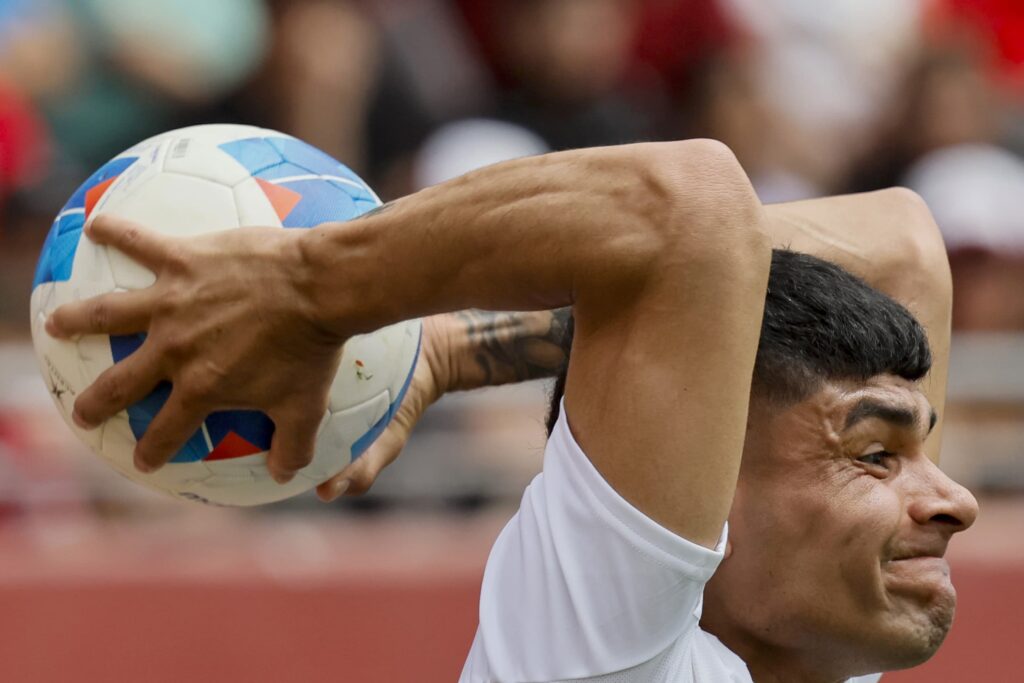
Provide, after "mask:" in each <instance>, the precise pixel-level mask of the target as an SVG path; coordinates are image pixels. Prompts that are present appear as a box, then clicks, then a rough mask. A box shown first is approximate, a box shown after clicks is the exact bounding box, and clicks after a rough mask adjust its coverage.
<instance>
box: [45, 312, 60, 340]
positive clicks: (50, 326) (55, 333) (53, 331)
mask: <svg viewBox="0 0 1024 683" xmlns="http://www.w3.org/2000/svg"><path fill="white" fill-rule="evenodd" d="M45 327H46V334H48V335H50V336H51V337H57V338H60V337H61V336H62V335H61V333H60V330H58V329H57V323H55V322H53V316H52V315H51V316H49V317H48V318H47V319H46V325H45Z"/></svg>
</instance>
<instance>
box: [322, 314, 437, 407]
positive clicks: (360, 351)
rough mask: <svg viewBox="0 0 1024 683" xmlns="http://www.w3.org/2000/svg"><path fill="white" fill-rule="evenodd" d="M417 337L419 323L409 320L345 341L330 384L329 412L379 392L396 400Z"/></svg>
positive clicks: (414, 350)
mask: <svg viewBox="0 0 1024 683" xmlns="http://www.w3.org/2000/svg"><path fill="white" fill-rule="evenodd" d="M419 334H420V322H419V321H418V320H413V321H409V322H401V323H397V324H395V325H389V326H388V327H385V328H382V329H380V330H377V331H376V332H373V333H371V334H363V335H356V336H354V337H352V338H351V339H349V340H348V341H347V342H346V343H345V351H344V353H343V354H342V357H341V365H340V366H339V367H338V374H337V375H335V377H334V384H332V385H331V397H330V406H331V407H330V409H331V412H338V411H341V410H345V409H346V408H348V407H349V406H351V405H353V404H354V403H355V402H357V401H359V400H360V399H361V398H362V397H364V396H374V395H377V394H379V393H381V392H388V393H389V394H390V395H391V397H392V400H394V399H395V398H397V397H398V392H399V391H400V390H401V388H402V386H403V385H404V384H405V379H406V377H407V376H408V372H407V369H408V364H409V363H411V362H412V361H413V360H414V359H415V353H416V350H417V347H418V343H419ZM396 359H401V362H397V363H396V362H395V361H396Z"/></svg>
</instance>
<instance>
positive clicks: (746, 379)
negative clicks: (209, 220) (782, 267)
mask: <svg viewBox="0 0 1024 683" xmlns="http://www.w3.org/2000/svg"><path fill="white" fill-rule="evenodd" d="M762 218H763V215H762V212H761V207H760V204H759V203H758V201H757V199H756V197H755V196H754V194H753V191H752V189H751V188H750V185H749V183H748V182H747V179H746V176H745V175H744V173H743V171H742V170H741V169H740V168H739V166H738V164H737V163H736V161H735V159H734V158H733V156H732V155H731V153H730V152H729V151H728V150H727V149H726V148H725V147H724V146H722V145H721V144H719V143H715V142H711V141H700V140H697V141H685V142H679V143H660V144H645V145H632V146H623V147H615V148H602V149H589V150H580V151H573V152H564V153H558V154H552V155H547V156H543V157H535V158H530V159H524V160H518V161H512V162H508V163H504V164H499V165H496V166H492V167H489V168H487V169H483V170H481V171H478V172H475V173H471V174H469V175H467V176H464V177H462V178H460V179H457V180H455V181H452V182H450V183H446V184H444V185H441V186H438V187H436V188H431V189H428V190H425V191H423V192H420V193H417V194H416V195H413V196H411V197H407V198H405V199H402V200H399V201H397V202H394V203H393V204H391V205H389V207H388V208H387V209H385V210H382V211H378V212H376V213H375V214H374V215H372V216H369V217H366V218H364V219H361V220H358V221H352V222H349V223H345V224H334V225H325V226H321V227H319V228H315V229H312V230H308V231H290V230H284V231H282V230H271V229H260V228H249V229H239V230H233V231H228V232H224V233H216V234H208V235H204V236H201V237H198V238H191V239H189V240H175V239H170V238H166V237H161V236H158V235H155V234H153V233H150V232H149V231H146V230H145V229H144V228H139V227H128V226H124V225H123V224H119V223H118V222H117V221H112V220H104V219H102V218H101V219H97V220H96V221H95V222H94V223H93V224H91V225H90V226H89V227H88V228H87V234H88V235H89V236H90V238H92V239H94V240H97V241H100V242H105V243H108V244H110V245H112V246H114V247H116V248H119V249H121V250H123V251H125V252H126V253H127V254H128V255H129V256H131V257H133V258H136V259H138V260H140V261H142V262H143V263H145V264H146V265H147V266H149V267H150V268H151V270H153V271H154V272H155V273H156V276H157V277H156V283H155V284H154V285H153V286H152V287H151V288H149V289H148V290H143V291H141V292H132V293H115V294H110V295H106V296H103V297H99V298H97V299H94V300H90V301H88V302H82V303H78V304H73V305H70V306H67V307H64V308H62V309H60V310H58V311H57V312H56V313H55V314H54V316H53V317H52V318H51V320H50V324H49V326H48V329H49V330H50V332H51V333H53V334H57V335H74V334H82V333H90V332H101V333H102V332H106V333H110V332H119V333H126V332H130V331H141V330H142V329H146V330H148V332H149V335H148V337H147V341H146V344H144V345H143V347H142V348H141V349H140V350H139V351H138V352H136V353H135V354H133V355H132V356H131V357H130V359H128V360H126V361H125V362H122V363H119V364H118V365H115V366H114V367H113V368H111V369H110V370H108V371H107V372H106V373H104V375H103V376H101V377H100V379H99V380H98V381H97V383H96V384H95V385H94V386H93V387H91V388H90V389H88V390H87V391H85V392H83V393H82V394H81V395H80V396H79V398H78V400H77V401H76V419H78V420H79V422H80V423H82V424H90V425H96V424H98V423H100V422H102V420H104V419H106V418H107V417H109V416H110V415H112V414H115V413H116V412H118V411H120V410H121V409H123V408H124V407H125V405H127V404H128V403H130V402H131V401H132V400H133V399H135V398H137V397H139V396H142V395H145V393H146V392H148V390H149V389H151V388H152V387H153V386H154V385H155V384H156V383H157V382H158V381H160V380H162V379H170V380H171V381H172V382H173V384H174V390H173V392H172V396H171V398H170V399H169V400H168V403H167V404H166V405H165V407H164V409H163V410H162V411H161V413H160V415H158V416H157V418H156V419H154V421H153V422H152V423H151V425H150V428H149V431H148V432H147V433H146V435H145V436H144V437H143V439H142V440H141V441H140V443H139V445H138V447H137V451H136V461H137V463H139V464H140V465H141V466H143V467H148V468H153V467H158V466H160V465H162V464H163V463H164V462H166V460H167V459H168V457H169V456H170V455H171V454H172V453H174V452H175V451H176V450H177V448H178V446H179V445H180V443H181V442H183V441H184V440H186V439H187V438H188V436H189V435H190V434H191V433H192V431H193V430H194V429H195V426H196V424H198V423H199V421H201V420H202V418H203V416H204V415H205V414H207V413H209V412H211V411H214V410H218V409H221V408H225V407H248V408H253V409H259V410H262V411H263V412H266V413H267V414H269V415H270V416H271V418H272V419H273V420H274V422H275V425H276V432H275V437H274V442H273V445H272V447H271V453H270V457H269V462H268V464H269V465H270V467H271V470H272V471H273V472H275V473H276V475H277V476H278V477H279V478H281V479H286V478H288V477H289V476H290V475H291V473H293V472H294V471H295V470H297V469H298V468H299V467H301V466H302V465H304V464H305V463H306V462H308V461H309V458H310V455H311V451H312V435H313V434H315V431H316V427H317V426H318V422H319V419H320V418H319V416H320V415H321V414H322V411H321V410H320V409H321V407H322V406H323V404H324V403H325V401H326V398H325V397H326V395H327V385H328V384H329V381H330V376H331V372H332V370H333V368H334V367H336V363H337V358H338V350H339V349H340V346H341V344H342V343H343V341H344V339H346V338H347V337H348V336H350V335H352V334H355V333H359V332H364V331H368V330H371V329H375V328H377V327H380V326H382V325H385V324H387V323H390V322H393V321H397V320H401V319H406V318H410V317H415V316H422V315H428V314H431V313H438V312H443V311H454V310H463V309H467V308H473V307H477V308H487V309H496V310H541V309H549V308H557V307H561V306H567V305H572V306H573V308H574V311H575V319H576V326H577V332H576V341H575V343H574V348H573V354H572V360H571V366H570V369H569V380H568V385H567V409H568V412H569V415H570V417H571V423H572V428H573V430H574V431H575V432H576V435H577V438H578V439H579V441H580V443H581V445H582V446H583V448H584V449H585V450H586V452H587V453H588V455H589V456H590V457H591V459H592V460H593V461H594V463H595V465H596V466H597V468H598V470H599V471H600V472H601V473H602V474H603V475H604V476H605V478H606V479H607V480H608V481H609V482H610V483H611V484H612V485H613V486H615V487H616V488H617V489H618V490H619V491H620V492H621V493H622V495H624V496H625V497H626V498H627V499H629V500H631V501H633V502H634V503H635V504H636V505H637V506H639V507H640V508H641V509H643V510H644V511H645V512H647V513H648V514H649V515H650V516H652V517H654V518H655V519H656V520H658V521H660V522H662V523H663V524H665V525H666V526H668V527H670V528H673V529H675V530H676V531H678V532H680V533H682V534H683V535H685V536H687V537H689V538H691V539H694V540H697V541H699V542H702V543H706V544H710V543H713V542H714V541H715V540H716V538H717V536H718V534H719V532H720V530H721V526H722V522H723V521H724V519H725V516H726V514H727V512H728V509H729V505H730V503H731V499H732V495H733V489H734V487H735V479H736V473H737V470H738V465H739V457H740V453H741V450H742V440H743V432H744V424H745V418H746V408H747V395H748V392H749V388H750V376H751V372H752V367H753V358H754V352H755V347H756V342H757V333H758V328H759V324H760V317H761V309H762V306H763V295H764V286H765V282H766V280H767V270H768V262H769V244H768V241H767V239H766V237H765V236H764V234H763V229H762ZM199 311H201V315H198V313H199ZM230 329H245V330H246V331H247V334H246V335H234V336H229V337H225V335H224V333H223V332H224V330H230ZM257 368H258V369H259V371H258V372H256V371H255V370H256V369H257ZM313 416H315V417H313ZM680 500H686V501H687V505H686V506H680V505H679V501H680Z"/></svg>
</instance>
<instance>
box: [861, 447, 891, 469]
mask: <svg viewBox="0 0 1024 683" xmlns="http://www.w3.org/2000/svg"><path fill="white" fill-rule="evenodd" d="M895 457H896V454H895V453H890V452H889V451H875V452H874V453H868V454H867V455H862V456H861V457H859V458H857V461H858V462H864V463H867V464H869V465H877V466H879V467H885V466H886V461H887V460H888V459H889V458H895Z"/></svg>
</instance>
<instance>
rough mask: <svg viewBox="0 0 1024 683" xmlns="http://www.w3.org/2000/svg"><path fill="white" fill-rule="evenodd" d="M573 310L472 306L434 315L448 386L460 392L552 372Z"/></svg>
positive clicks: (565, 344)
mask: <svg viewBox="0 0 1024 683" xmlns="http://www.w3.org/2000/svg"><path fill="white" fill-rule="evenodd" d="M571 316H572V311H571V309H570V308H559V309H556V310H553V311H524V312H494V311H483V310H479V309H471V310H467V311H458V312H456V313H451V314H446V315H442V316H435V318H434V321H435V323H436V325H437V326H438V329H439V330H440V332H441V334H443V335H444V337H445V339H446V344H445V345H444V347H445V349H446V351H447V353H448V356H447V358H446V359H444V364H445V365H444V367H445V378H446V380H447V381H446V385H447V387H446V390H448V391H464V390H468V389H477V388H479V387H487V386H497V385H501V384H511V383H515V382H525V381H528V380H531V379H541V378H550V377H556V376H557V375H558V373H559V372H561V371H563V370H564V369H565V365H566V362H567V361H568V359H569V346H570V344H571V342H572V338H571V334H570V333H569V325H570V324H571Z"/></svg>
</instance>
